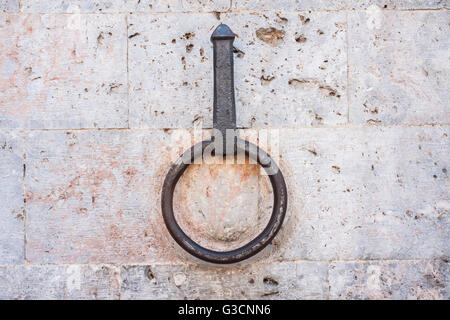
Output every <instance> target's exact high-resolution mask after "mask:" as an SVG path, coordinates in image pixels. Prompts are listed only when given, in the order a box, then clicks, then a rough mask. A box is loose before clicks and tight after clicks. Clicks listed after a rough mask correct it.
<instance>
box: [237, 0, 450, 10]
mask: <svg viewBox="0 0 450 320" xmlns="http://www.w3.org/2000/svg"><path fill="white" fill-rule="evenodd" d="M371 6H378V7H380V8H384V9H440V8H448V7H449V6H450V4H449V2H448V0H363V1H361V0H335V1H327V0H306V1H305V0H279V1H259V0H233V9H235V10H250V11H260V10H276V11H294V10H295V11H297V10H343V9H368V8H370V7H371Z"/></svg>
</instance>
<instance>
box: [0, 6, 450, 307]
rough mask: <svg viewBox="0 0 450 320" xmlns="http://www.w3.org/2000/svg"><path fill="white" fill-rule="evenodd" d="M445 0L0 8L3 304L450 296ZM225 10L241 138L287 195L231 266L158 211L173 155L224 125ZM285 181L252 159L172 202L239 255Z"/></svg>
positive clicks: (209, 175) (192, 185) (206, 170)
mask: <svg viewBox="0 0 450 320" xmlns="http://www.w3.org/2000/svg"><path fill="white" fill-rule="evenodd" d="M448 7H449V2H448V0H445V1H440V0H426V1H419V0H376V1H375V0H374V1H355V0H339V1H324V0H320V1H312V0H307V1H300V0H299V1H286V0H281V1H254V0H233V1H230V0H220V1H206V0H169V1H156V0H125V1H119V0H105V1H102V0H98V1H90V0H74V1H62V0H55V1H47V0H38V1H32V0H20V1H18V0H8V1H1V2H0V204H1V205H2V206H1V209H0V299H96V298H97V299H120V298H122V299H148V298H152V299H175V298H177V299H197V298H198V299H212V298H216V299H220V298H224V299H287V298H289V299H327V298H330V299H446V300H448V299H449V298H450V293H449V275H450V269H449V263H448V261H449V256H450V246H449V243H450V241H449V234H450V221H449V212H450V194H449V190H450V181H449V178H448V169H449V168H448V164H449V160H450V158H449V154H450V152H449V148H450V140H449V134H450V132H449V124H450V122H449V119H450V114H449V111H448V101H449V94H448V91H449V90H448V85H447V83H448V82H449V79H448V74H449V55H448V52H449V48H448V39H447V38H448V37H447V34H448V33H449V32H448V31H449V30H448V17H449V14H448V10H447V9H445V8H448ZM220 23H225V24H228V25H229V26H230V27H231V29H232V30H233V31H234V32H235V33H236V40H235V42H234V47H235V48H234V62H235V86H236V108H237V110H236V111H237V124H238V126H239V127H240V128H242V130H239V131H240V133H241V134H242V136H241V137H246V139H247V140H249V141H251V142H253V143H256V144H259V145H260V146H261V147H262V148H263V149H265V150H266V151H268V152H269V154H271V156H272V157H273V158H274V159H275V160H276V162H277V163H278V164H279V166H280V167H281V169H282V171H283V174H284V177H285V180H286V183H287V187H288V207H287V214H286V218H285V220H284V223H283V227H282V229H281V231H280V232H279V233H278V235H277V236H276V237H275V238H274V240H273V241H272V243H271V244H270V245H269V246H268V247H266V248H265V249H264V250H263V251H262V252H260V253H258V254H257V255H255V256H253V257H251V258H250V259H248V260H245V261H242V262H240V263H237V264H233V265H229V266H217V265H212V264H209V263H206V262H204V261H201V260H198V259H195V258H193V257H192V256H190V255H189V254H188V253H186V252H185V251H184V250H182V249H181V248H180V247H179V246H178V245H177V244H176V243H175V241H174V240H173V239H172V238H171V236H170V235H169V234H168V232H167V230H166V228H165V226H164V222H163V219H162V215H161V208H160V206H161V204H160V197H161V187H162V184H163V181H164V177H165V175H166V173H167V171H168V170H169V168H170V166H171V165H172V163H173V161H175V160H176V159H177V158H178V157H179V156H180V154H181V153H182V152H184V151H185V150H187V149H188V148H190V147H191V146H192V145H193V144H194V143H196V142H199V141H202V140H205V139H209V138H210V134H211V133H210V130H205V132H204V133H203V136H202V134H200V133H199V132H198V131H197V130H196V129H199V128H202V127H206V128H211V127H212V107H213V74H212V71H213V66H212V54H213V52H212V44H211V42H210V35H211V33H212V31H213V30H214V28H215V27H217V25H218V24H220ZM183 128H187V129H188V130H181V129H183ZM255 129H257V130H259V131H260V133H261V131H262V130H261V129H263V130H268V131H269V135H270V134H274V135H275V136H276V137H278V138H279V139H277V140H278V144H277V143H275V145H269V146H267V145H265V143H264V139H261V137H259V139H258V137H257V136H254V135H252V132H253V130H255ZM253 133H254V132H253ZM192 135H194V137H193V138H192ZM191 138H192V139H191ZM271 190H272V188H271V186H270V183H269V182H268V179H267V177H265V176H263V175H262V172H261V170H260V169H258V168H257V167H256V166H255V165H251V164H246V165H238V166H235V165H234V166H232V165H231V166H230V165H228V166H227V165H218V164H213V165H211V164H210V165H207V164H203V165H201V166H200V165H193V166H191V167H190V168H189V169H188V170H187V171H186V172H185V174H184V175H183V176H182V178H181V179H180V181H179V184H178V186H177V189H176V192H175V198H174V211H175V214H176V218H177V221H178V222H180V224H181V225H182V227H183V229H184V230H186V231H187V232H188V233H189V235H190V236H191V237H192V238H194V239H195V240H196V241H198V242H201V243H202V244H203V245H204V246H206V247H210V248H212V249H219V250H229V249H231V248H233V247H237V246H240V245H242V244H243V242H247V241H248V240H249V239H251V238H253V237H254V235H255V234H256V233H258V232H259V231H260V230H261V229H262V227H263V226H264V225H265V223H266V221H267V219H268V218H269V216H270V213H271V210H272V206H273V197H272V193H271V192H272V191H271Z"/></svg>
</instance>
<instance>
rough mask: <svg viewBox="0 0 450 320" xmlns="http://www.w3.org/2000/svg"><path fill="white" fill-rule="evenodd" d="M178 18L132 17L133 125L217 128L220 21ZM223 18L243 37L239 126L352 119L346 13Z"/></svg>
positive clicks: (239, 44)
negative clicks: (215, 50)
mask: <svg viewBox="0 0 450 320" xmlns="http://www.w3.org/2000/svg"><path fill="white" fill-rule="evenodd" d="M179 19H180V17H179V16H177V15H158V16H153V15H152V16H147V15H132V16H130V17H129V19H128V20H129V30H128V33H129V38H130V40H129V41H130V45H129V48H130V50H129V57H130V90H131V92H130V125H131V127H150V128H161V127H162V128H167V127H168V128H179V127H184V128H190V127H192V125H193V122H195V121H203V125H204V126H206V127H211V126H212V117H211V113H212V104H213V91H212V87H213V81H212V80H213V79H212V77H213V76H212V44H211V42H210V40H209V37H210V34H211V31H212V29H213V28H214V27H215V26H216V25H217V24H218V23H219V22H218V21H217V19H216V18H215V17H214V16H213V15H204V14H203V15H194V14H192V15H188V16H183V23H182V24H180V23H178V21H179ZM149 21H150V23H149ZM221 21H224V22H227V23H229V24H230V27H231V29H232V30H233V31H234V32H235V33H236V34H237V35H238V37H237V38H236V40H235V48H236V54H235V87H236V104H237V109H238V112H237V123H238V126H244V127H250V126H270V127H278V126H291V125H320V124H340V123H345V122H346V121H347V94H346V82H347V80H346V79H347V74H346V72H347V71H346V61H347V57H346V47H345V43H346V42H345V41H346V40H345V39H346V16H345V13H333V14H331V13H308V14H304V15H303V14H292V13H290V14H283V15H280V14H275V13H267V14H253V15H247V14H245V15H244V14H223V15H221ZM168 26H169V27H168Z"/></svg>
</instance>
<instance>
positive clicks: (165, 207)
mask: <svg viewBox="0 0 450 320" xmlns="http://www.w3.org/2000/svg"><path fill="white" fill-rule="evenodd" d="M208 146H209V147H213V146H214V142H213V141H212V140H205V141H202V142H200V143H198V144H196V145H194V146H192V147H191V148H190V149H188V150H187V151H186V152H184V153H183V155H181V156H180V158H178V160H177V161H176V162H175V163H174V164H173V166H172V167H171V168H170V170H169V172H168V173H167V175H166V178H165V180H164V184H163V188H162V194H161V209H162V215H163V218H164V223H165V224H166V227H167V229H168V230H169V233H170V235H171V236H172V237H173V238H174V239H175V241H176V242H177V243H178V244H179V245H180V246H181V247H182V248H183V249H184V250H186V251H187V252H189V253H190V254H191V255H193V256H195V257H197V258H199V259H202V260H204V261H208V262H212V263H217V264H228V263H235V262H239V261H242V260H245V259H247V258H250V257H251V256H253V255H255V254H257V253H258V252H260V251H261V250H262V249H263V248H264V247H266V246H267V245H268V244H269V243H270V242H271V241H272V239H273V238H274V237H275V236H276V234H277V233H278V231H279V230H280V228H281V225H282V224H283V220H284V217H285V215H286V208H287V189H286V183H285V181H284V177H283V174H282V173H281V170H280V169H279V168H278V166H277V164H276V163H275V161H273V160H272V158H271V157H270V156H269V155H268V154H267V153H266V152H265V151H264V150H262V149H260V148H259V147H258V146H256V145H254V144H252V143H250V142H248V141H245V140H241V139H237V142H236V151H235V155H236V154H237V153H238V152H245V155H246V156H247V157H249V158H250V159H252V160H254V161H256V162H257V163H258V164H259V165H260V166H262V167H263V168H264V169H265V171H266V173H267V174H268V176H269V179H270V182H271V184H272V189H273V210H272V216H271V217H270V220H269V222H268V223H267V225H266V227H265V228H264V230H263V231H262V232H261V233H260V234H259V235H257V236H256V237H255V238H254V239H253V240H251V241H250V242H249V243H247V244H246V245H244V246H242V247H240V248H237V249H234V250H230V251H214V250H210V249H207V248H205V247H202V246H200V245H199V244H198V243H196V242H195V241H193V240H192V239H191V238H189V237H188V236H187V235H186V233H184V231H183V230H182V229H181V228H180V226H179V225H178V223H177V221H176V220H175V216H174V212H173V194H174V191H175V187H176V185H177V183H178V180H179V179H180V178H181V176H182V175H183V173H184V171H186V169H187V168H188V166H189V164H191V163H194V159H198V157H199V156H200V157H201V156H203V154H204V151H205V149H206V148H208Z"/></svg>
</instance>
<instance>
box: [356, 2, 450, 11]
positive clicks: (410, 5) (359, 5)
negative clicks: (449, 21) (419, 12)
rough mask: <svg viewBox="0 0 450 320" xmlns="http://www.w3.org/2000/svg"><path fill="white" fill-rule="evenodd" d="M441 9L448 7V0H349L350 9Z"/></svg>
mask: <svg viewBox="0 0 450 320" xmlns="http://www.w3.org/2000/svg"><path fill="white" fill-rule="evenodd" d="M374 6H377V7H379V8H383V9H407V10H409V9H441V8H448V7H449V6H450V2H449V1H448V0H347V8H348V9H370V8H371V7H374Z"/></svg>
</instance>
